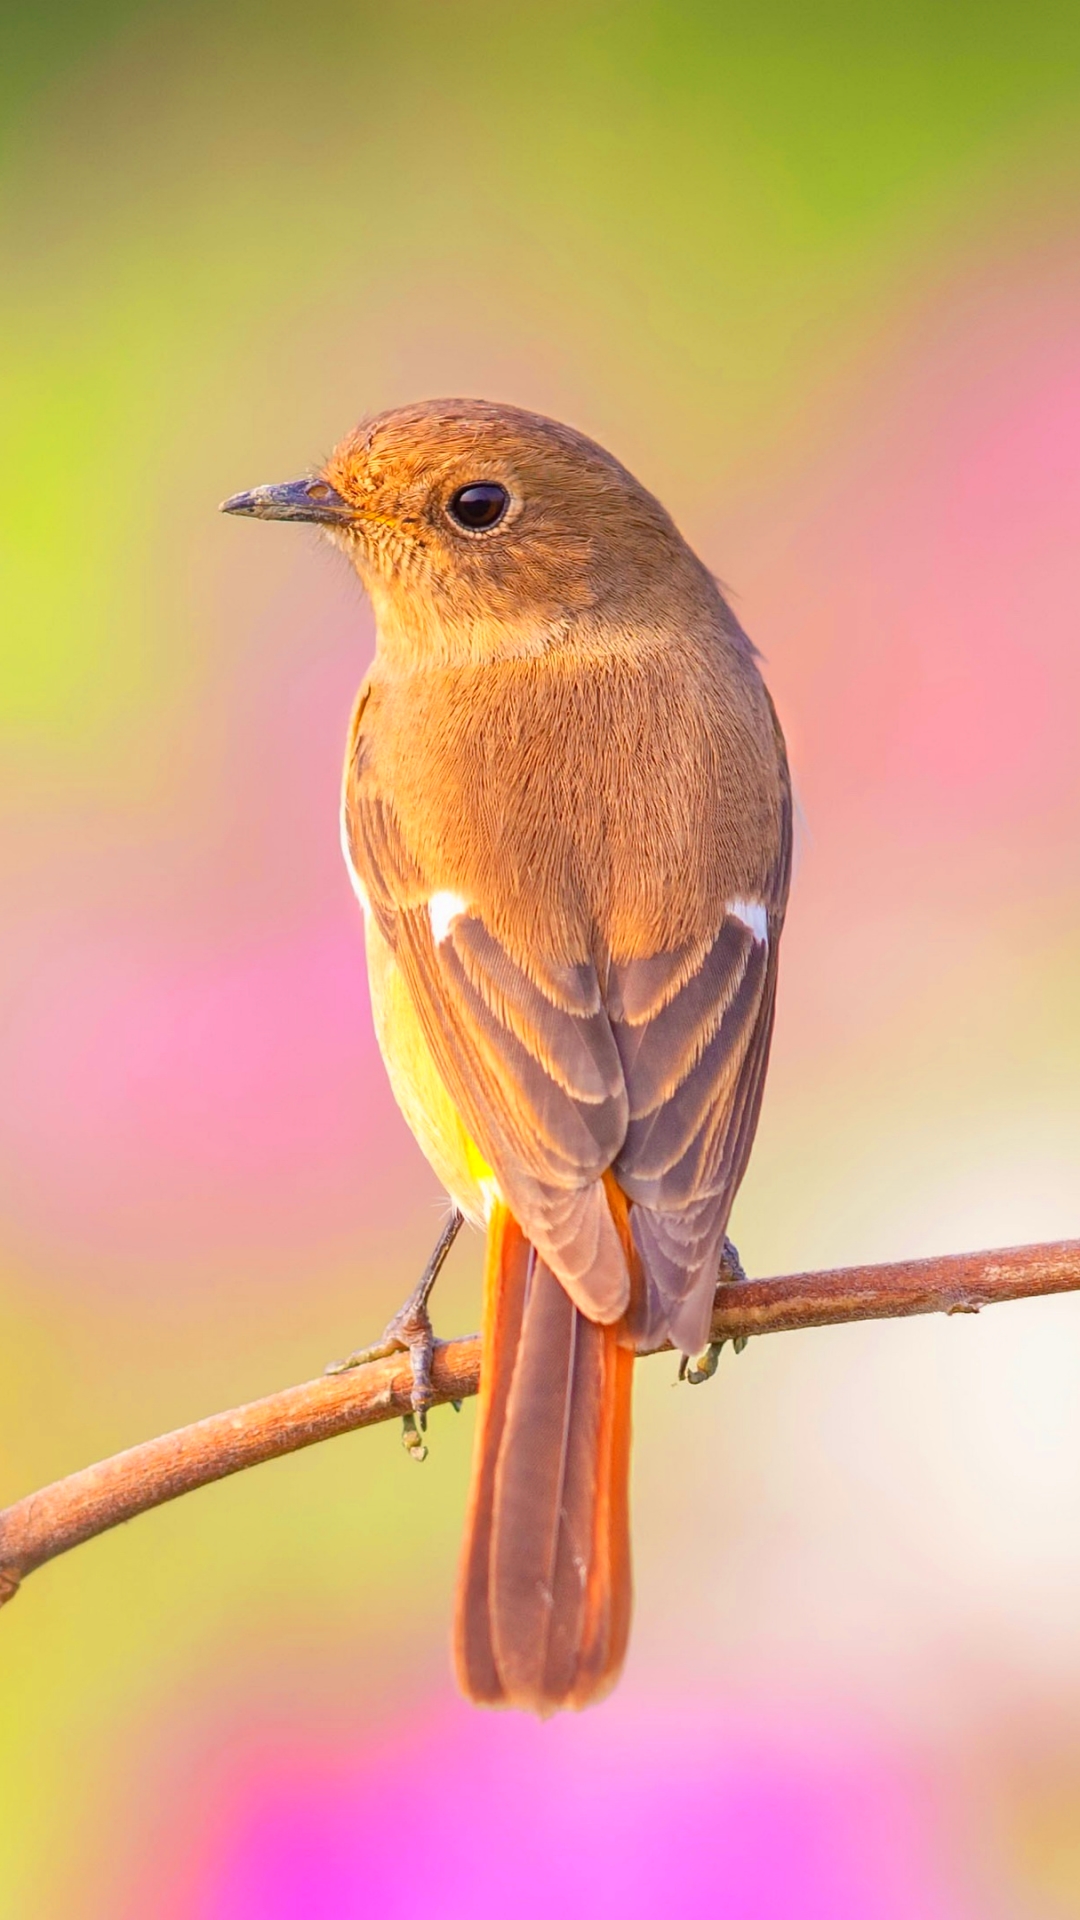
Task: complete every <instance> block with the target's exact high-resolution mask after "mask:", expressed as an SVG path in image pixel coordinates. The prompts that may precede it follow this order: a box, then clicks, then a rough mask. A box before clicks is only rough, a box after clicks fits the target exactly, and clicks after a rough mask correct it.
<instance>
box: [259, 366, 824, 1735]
mask: <svg viewBox="0 0 1080 1920" xmlns="http://www.w3.org/2000/svg"><path fill="white" fill-rule="evenodd" d="M222 505H223V511H225V512H228V513H232V514H240V515H246V516H249V517H252V518H257V519H271V520H295V521H300V522H312V523H314V524H315V525H316V526H317V527H319V528H320V529H322V531H323V532H324V533H325V534H327V535H328V536H329V538H330V540H331V541H332V543H333V544H334V545H336V547H337V548H339V549H340V550H341V551H342V552H343V553H344V554H345V556H346V557H347V559H348V560H349V562H350V563H351V564H352V566H353V567H354V568H355V571H356V573H357V574H358V575H359V577H360V581H361V583H362V585H363V588H364V589H365V590H366V592H367V595H368V597H369V599H370V602H371V605H372V608H373V610H374V615H375V625H376V646H375V655H374V661H373V664H372V666H371V668H370V671H369V672H368V674H367V677H366V679H365V680H364V682H363V685H362V687H361V689H360V692H359V695H358V698H357V701H356V706H355V710H354V712H353V716H352V722H351V726H350V729H349V735H348V746H347V752H346V762H345V773H344V780H343V787H342V805H341V827H342V842H343V848H344V853H345V859H346V862H347V864H348V867H349V871H350V874H351V876H352V882H353V885H354V887H355V891H356V893H357V895H358V897H359V900H360V903H361V906H362V908H363V916H364V922H365V930H366V949H367V962H368V976H369V982H370V989H371V999H372V1007H373V1013H374V1020H375V1027H376V1033H377V1037H378V1041H379V1045H380V1049H381V1052H382V1056H383V1059H384V1062H385V1065H386V1069H387V1072H388V1075H389V1079H390V1084H391V1087H392V1089H393V1092H394V1095H395V1096H396V1099H397V1102H398V1104H399V1106H400V1108H401V1110H402V1112H403V1114H404V1117H405V1119H406V1121H407V1122H408V1124H409V1126H410V1127H411V1129H412V1131H413V1133H414V1135H415V1137H416V1139H417V1141H418V1142H419V1145H420V1146H421V1148H422V1149H423V1151H424V1153H425V1154H426V1156H427V1159H428V1160H429V1162H430V1164H431V1166H432V1167H433V1168H434V1170H435V1172H436V1174H437V1175H438V1177H439V1179H440V1180H441V1181H442V1183H443V1185H444V1186H445V1188H446V1190H447V1192H448V1193H449V1195H450V1197H451V1200H452V1202H453V1205H454V1207H455V1209H456V1210H457V1214H456V1216H455V1217H458V1216H462V1215H463V1216H464V1218H465V1219H466V1220H468V1221H470V1222H471V1223H472V1224H474V1225H475V1226H477V1227H479V1228H481V1229H482V1230H483V1231H484V1232H485V1234H486V1256H485V1269H484V1305H483V1329H482V1361H481V1386H480V1404H479V1410H478V1417H477V1426H476V1439H475V1443H474V1458H473V1466H472V1479H471V1486H470V1491H469V1496H468V1505H467V1515H466V1523H465V1538H464V1544H463V1549H462V1557H461V1563H460V1571H459V1576H458V1583H457V1593H456V1601H455V1622H454V1632H453V1649H454V1662H455V1667H456V1672H457V1678H458V1682H459V1685H460V1687H461V1690H462V1691H463V1693H464V1694H465V1695H466V1697H467V1698H468V1699H470V1700H472V1701H474V1702H477V1703H479V1704H485V1705H492V1706H495V1705H510V1706H516V1707H521V1708H525V1709H527V1710H530V1711H532V1712H534V1713H536V1714H539V1715H540V1716H542V1717H546V1716H547V1715H548V1714H550V1713H553V1712H554V1711H556V1710H557V1709H559V1708H564V1707H571V1708H577V1707H583V1706H586V1705H588V1704H590V1703H591V1702H593V1701H595V1700H599V1699H601V1698H602V1697H603V1696H604V1695H605V1694H606V1693H607V1692H608V1691H609V1690H610V1688H611V1687H612V1686H613V1685H614V1683H615V1681H616V1679H617V1678H618V1676H619V1673H620V1671H621V1668H622V1666H623V1661H624V1657H625V1652H626V1646H627V1639H628V1634H629V1627H630V1615H631V1589H632V1581H631V1562H630V1531H629V1465H630V1425H631V1390H632V1378H633V1366H634V1359H635V1355H636V1354H639V1353H647V1352H650V1351H654V1350H656V1349H657V1348H659V1347H661V1346H663V1345H665V1344H666V1343H668V1342H670V1343H671V1345H672V1346H674V1347H675V1348H676V1349H677V1350H679V1351H680V1352H681V1353H682V1354H683V1355H684V1356H689V1355H694V1354H696V1353H698V1352H699V1350H700V1349H702V1348H703V1347H705V1345H706V1343H707V1341H708V1337H709V1329H710V1323H711V1314H712V1307H713V1301H714V1295H715V1288H716V1283H717V1280H718V1277H719V1274H720V1268H721V1258H722V1253H723V1249H724V1246H725V1234H726V1229H727V1224H728V1216H729V1213H730V1210H731V1205H732V1201H733V1199H734V1197H735V1193H736V1189H737V1188H738V1186H739V1183H740V1181H741V1179H742V1176H743V1173H744V1170H745V1168H746V1164H747V1159H748V1156H749V1153H750V1148H751V1144H752V1141H753V1138H754V1133H755V1129H756V1126H757V1121H758V1113H759V1108H760V1104H761V1097H762V1089H763V1084H764V1079H765V1071H766V1065H767V1060H768V1055H769V1048H770V1041H771V1035H772V1028H773V1016H774V1007H775V993H776V976H777V955H778V945H779V939H780V934H781V929H782V926H783V922H784V915H785V910H786V905H787V897H788V888H789V878H790V869H791V837H792V828H791V820H792V803H791V787H790V779H789V773H788V764H787V756H786V750H785V745H784V739H783V735H782V732H781V728H780V723H779V721H778V719H777V715H776V711H775V708H774V706H773V703H772V700H771V698H770V696H769V693H768V692H767V690H766V686H765V683H764V680H763V677H762V673H761V670H760V665H759V656H758V654H757V652H756V650H755V648H754V647H753V645H752V643H751V642H750V640H749V639H748V638H747V636H746V634H745V633H744V631H743V629H742V627H741V625H740V623H739V621H738V619H737V618H736V616H735V614H734V612H733V611H732V609H731V607H730V606H729V604H728V602H727V600H726V599H725V597H724V593H723V591H722V589H721V587H720V585H719V584H718V582H717V581H716V579H715V578H714V577H713V575H712V574H711V572H710V571H709V569H708V568H707V567H706V566H705V565H704V563H703V562H702V561H701V560H700V559H699V558H698V557H697V555H696V554H695V553H694V551H693V550H692V548H691V547H690V545H689V544H688V542H687V541H686V540H685V539H684V538H683V536H682V534H681V533H680V532H679V531H678V529H677V527H676V525H675V523H674V521H673V520H672V518H671V517H670V515H669V514H668V513H667V512H666V510H665V509H664V507H663V506H662V505H661V504H660V502H659V501H658V500H657V499H656V498H654V496H653V495H652V494H651V493H650V492H649V491H648V490H647V489H646V488H645V487H644V486H643V485H642V484H641V483H640V482H639V481H638V480H636V479H635V478H634V477H633V476H632V475H631V474H630V473H629V472H628V470H627V469H626V468H625V467H624V466H622V465H621V464H620V462H619V461H618V460H616V459H615V458H614V457H613V456H612V455H611V454H610V453H608V452H606V451H605V449H604V448H603V447H601V446H600V445H599V444H597V443H596V442H595V441H593V440H591V439H589V438H588V437H587V436H586V435H585V434H584V433H581V432H579V431H577V430H576V429H575V428H573V427H570V426H566V425H563V424H561V423H560V422H558V421H555V420H552V419H548V418H546V417H544V416H543V415H540V414H536V413H532V412H529V411H527V410H526V409H524V408H521V407H517V406H512V405H508V404H502V403H498V402H494V401H488V400H480V399H472V400H469V399H445V400H433V401H424V402H418V403H415V404H412V405H407V406H403V407H397V408H394V409H392V410H389V411H385V412H382V413H379V414H376V415H374V416H370V417H368V418H366V419H364V420H363V421H361V423H360V425H359V426H357V427H356V428H355V429H353V430H352V431H351V432H349V433H348V434H347V435H346V437H345V438H344V439H343V440H342V441H341V443H340V444H339V445H338V446H337V447H336V449H335V450H334V452H333V453H332V454H331V455H330V457H329V459H328V460H327V461H326V462H325V464H324V465H322V466H321V467H319V468H317V469H315V470H314V471H313V472H311V473H309V474H308V475H307V476H306V477H305V478H302V479H300V480H295V481H289V482H286V483H284V484H283V485H272V486H263V487H256V488H254V489H253V490H252V491H250V492H247V493H243V494H237V495H234V496H233V497H232V498H231V499H228V500H226V501H224V502H223V503H222Z"/></svg>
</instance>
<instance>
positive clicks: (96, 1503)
mask: <svg viewBox="0 0 1080 1920" xmlns="http://www.w3.org/2000/svg"><path fill="white" fill-rule="evenodd" d="M1077 1290H1080V1240H1059V1241H1055V1242H1051V1243H1049V1244H1047V1245H1045V1246H1037V1247H1013V1248H1009V1249H1007V1250H1006V1251H1003V1252H999V1253H970V1254H945V1255H942V1256H941V1257H939V1258H937V1259H933V1260H909V1261H900V1262H897V1263H896V1264H895V1265H890V1266H879V1267H844V1268H840V1269H839V1270H838V1271H836V1272H831V1273H803V1274H794V1275H789V1276H786V1277H785V1278H783V1279H779V1280H736V1281H725V1282H723V1283H722V1284H721V1285H720V1286H719V1287H718V1289H717V1294H716V1306H715V1310H714V1313H713V1323H712V1337H713V1340H714V1341H720V1340H737V1339H743V1338H747V1337H749V1336H751V1335H756V1334H763V1333H785V1332H791V1331H794V1330H796V1329H798V1328H801V1327H826V1326H835V1325H838V1324H839V1323H841V1322H844V1321H854V1320H893V1319H900V1318H903V1317H905V1316H906V1315H908V1314H914V1313H977V1312H978V1311H979V1308H980V1307H985V1306H990V1305H992V1304H993V1303H995V1302H997V1301H999V1300H1026V1299H1030V1298H1031V1297H1032V1296H1034V1295H1036V1294H1049V1293H1070V1292H1075V1291H1077ZM479 1381H480V1339H479V1336H478V1335H477V1334H470V1335H468V1336H467V1337H466V1338H464V1339H461V1340H447V1341H441V1342H439V1344H438V1345H437V1347H436V1350H435V1358H434V1363H433V1367H432V1388H433V1395H432V1403H431V1404H432V1405H433V1406H442V1405H445V1404H446V1402H447V1401H451V1400H464V1399H467V1398H468V1396H469V1395H470V1394H473V1393H475V1392H476V1390H477V1387H478V1385H479ZM411 1389H412V1374H411V1370H410V1365H409V1360H408V1356H407V1355H404V1354H402V1355H396V1354H395V1355H394V1356H393V1357H392V1358H390V1359H388V1360H374V1361H370V1362H369V1363H368V1364H367V1365H366V1366H363V1367H358V1368H357V1369H356V1370H355V1371H354V1372H351V1373H342V1374H335V1375H330V1376H323V1377H322V1378H320V1379H318V1380H308V1381H305V1382H304V1384H303V1385H302V1386H298V1387H286V1388H285V1389H284V1391H283V1392H281V1393H272V1394H270V1395H269V1396H268V1397H267V1398H266V1399H265V1400H253V1401H251V1402H250V1404H249V1405H247V1406H244V1407H235V1408H234V1409H233V1410H232V1412H230V1413H215V1414H211V1415H210V1417H209V1419H207V1420H198V1421H196V1422H195V1424H194V1426H190V1427H181V1428H180V1429H179V1430H178V1431H177V1432H175V1433H166V1434H162V1435H161V1436H160V1437H159V1438H158V1439H156V1440H147V1441H144V1443H143V1444H142V1445H141V1446H138V1447H129V1448H128V1450H127V1451H126V1452H125V1453H117V1454H114V1455H113V1456H112V1458H111V1459H109V1460H102V1461H100V1462H99V1463H98V1464H97V1465H96V1466H93V1467H84V1468H83V1469H82V1471H81V1472H79V1473H72V1474H69V1475H68V1477H67V1479H65V1480H56V1481H54V1482H53V1484H52V1485H51V1486H48V1487H43V1488H42V1489H41V1491H40V1492H39V1493H31V1494H27V1495H26V1497H25V1499H22V1500H17V1501H16V1502H15V1504H14V1505H13V1506H10V1507H7V1508H5V1509H4V1510H3V1511H0V1606H2V1605H3V1603H4V1601H6V1600H10V1599H11V1598H12V1597H13V1595H14V1594H15V1593H17V1591H18V1588H19V1584H20V1582H21V1581H22V1580H24V1579H25V1577H26V1575H27V1574H28V1573H33V1572H34V1570H35V1569H36V1568H37V1567H41V1566H44V1564H45V1562H46V1561H47V1560H54V1559H55V1558H56V1556H57V1555H58V1554H61V1553H66V1552H67V1551H68V1549H69V1548H70V1547H77V1546H79V1545H80V1544H81V1542H82V1541H84V1540H90V1539H92V1538H93V1537H94V1535H95V1534H99V1533H105V1532H107V1530H108V1529H109V1528H110V1527H116V1526H119V1525H120V1523H121V1522H122V1521H124V1520H132V1519H134V1517H135V1515H136V1514H139V1513H146V1512H148V1511H149V1509H150V1508H151V1507H159V1506H161V1505H163V1503H164V1502H165V1501H167V1500H175V1499H177V1498H178V1497H179V1495H180V1494H182V1493H192V1492H193V1491H194V1490H195V1488H196V1487H205V1486H209V1484H210V1483H211V1481H214V1480H224V1479H225V1478H226V1477H227V1476H228V1475H229V1474H232V1473H240V1472H242V1471H243V1469H244V1468H245V1467H256V1466H258V1465H259V1464H260V1462H262V1461H263V1460H276V1459H277V1458H278V1456H279V1455H280V1454H284V1453H295V1452H297V1451H298V1449H299V1448H301V1447H310V1446H314V1445H315V1444H316V1442H317V1441H320V1440H331V1439H333V1438H334V1436H335V1434H339V1433H352V1432H353V1431H355V1429H356V1428H358V1427H370V1426H374V1425H376V1424H377V1423H378V1422H379V1421H381V1420H392V1419H394V1418H395V1417H403V1416H405V1415H407V1414H408V1413H409V1412H410V1410H411V1398H410V1395H411Z"/></svg>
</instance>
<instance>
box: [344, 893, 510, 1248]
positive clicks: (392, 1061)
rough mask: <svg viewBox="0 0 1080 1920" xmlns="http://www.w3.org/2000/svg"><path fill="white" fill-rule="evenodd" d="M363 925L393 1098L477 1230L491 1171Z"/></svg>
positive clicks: (380, 946) (389, 960)
mask: <svg viewBox="0 0 1080 1920" xmlns="http://www.w3.org/2000/svg"><path fill="white" fill-rule="evenodd" d="M365 922H366V924H365V935H366V940H367V961H368V980H369V982H370V986H371V1008H372V1013H373V1015H374V1020H375V1036H376V1038H377V1040H378V1042H379V1050H380V1052H381V1054H382V1057H383V1061H384V1063H385V1066H386V1071H387V1074H388V1076H389V1080H390V1085H391V1088H392V1089H393V1094H394V1098H395V1100H396V1101H397V1103H398V1106H399V1107H400V1108H401V1111H402V1113H403V1114H404V1116H405V1119H406V1120H407V1122H408V1124H409V1127H410V1129H411V1131H412V1133H413V1136H414V1138H415V1140H416V1143H417V1145H418V1146H419V1148H420V1150H421V1152H422V1153H423V1154H424V1156H425V1158H426V1159H427V1160H428V1162H429V1164H430V1165H431V1166H432V1167H433V1169H434V1171H435V1173H436V1174H437V1175H438V1177H439V1179H440V1180H441V1181H442V1184H443V1186H444V1187H445V1188H446V1190H447V1192H448V1193H449V1195H450V1197H451V1199H452V1200H453V1201H454V1204H455V1206H457V1207H459V1208H460V1209H461V1212H462V1213H463V1214H464V1215H465V1218H466V1219H467V1220H469V1221H471V1222H472V1224H473V1225H474V1226H482V1225H483V1224H484V1222H485V1220H486V1217H487V1213H488V1208H489V1202H490V1198H491V1196H492V1192H493V1181H492V1176H491V1169H490V1167H489V1166H488V1165H487V1163H486V1161H485V1160H484V1157H483V1155H482V1154H481V1153H480V1151H479V1149H478V1148H477V1147H476V1146H474V1144H473V1142H472V1141H471V1140H470V1138H469V1135H468V1133H467V1132H466V1130H465V1128H464V1127H463V1125H462V1123H461V1120H460V1118H459V1117H458V1112H457V1109H456V1107H455V1106H454V1103H453V1101H452V1100H451V1098H450V1095H449V1094H448V1093H447V1091H446V1088H445V1086H444V1085H443V1082H442V1080H441V1078H440V1076H439V1072H438V1069H437V1067H436V1065H435V1062H434V1060H433V1059H432V1056H431V1049H430V1048H429V1046H428V1043H427V1041H426V1040H425V1038H424V1033H423V1029H422V1027H421V1025H420V1022H419V1020H418V1018H417V1015H416V1009H415V1007H414V1006H413V1002H412V997H411V995H410V993H409V990H408V987H407V986H406V984H405V981H404V979H403V977H402V973H401V969H400V968H399V966H398V964H397V961H396V960H395V959H394V955H393V952H392V951H391V948H390V947H389V945H388V944H387V942H386V941H385V940H384V939H383V936H382V934H381V933H380V932H379V929H378V927H377V926H376V924H375V922H374V920H373V919H371V918H370V916H367V915H365Z"/></svg>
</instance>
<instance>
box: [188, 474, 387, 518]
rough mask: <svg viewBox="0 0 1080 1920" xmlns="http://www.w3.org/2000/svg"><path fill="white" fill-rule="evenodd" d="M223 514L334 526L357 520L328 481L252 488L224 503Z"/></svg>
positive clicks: (222, 505) (304, 481)
mask: <svg viewBox="0 0 1080 1920" xmlns="http://www.w3.org/2000/svg"><path fill="white" fill-rule="evenodd" d="M221 512H222V513H243V514H246V515H247V516H248V517H249V518H250V519H252V520H317V521H320V522H322V523H324V524H329V525H331V526H335V525H340V523H341V522H342V521H343V520H352V519H353V518H354V517H355V516H354V513H353V509H352V508H351V507H350V505H349V503H348V501H347V500H343V499H342V497H341V495H340V493H335V491H334V489H333V487H332V486H331V485H330V484H329V481H326V480H320V479H318V478H317V477H316V478H315V479H314V480H286V481H284V482H283V483H282V485H281V486H280V487H253V488H252V490H251V492H250V493H234V494H233V496H232V498H231V500H223V501H222V503H221Z"/></svg>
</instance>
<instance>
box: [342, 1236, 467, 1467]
mask: <svg viewBox="0 0 1080 1920" xmlns="http://www.w3.org/2000/svg"><path fill="white" fill-rule="evenodd" d="M461 1221H462V1216H461V1214H460V1213H459V1212H458V1210H457V1208H456V1207H454V1208H453V1209H452V1211H451V1213H450V1216H449V1218H448V1220H447V1222H446V1224H445V1226H444V1227H443V1230H442V1232H441V1233H440V1235H439V1238H438V1240H437V1241H436V1242H435V1247H434V1250H433V1252H432V1255H431V1258H430V1260H429V1261H428V1263H427V1266H426V1267H425V1268H424V1271H423V1273H422V1274H421V1276H420V1279H419V1280H418V1282H417V1284H416V1286H415V1287H414V1288H413V1290H412V1292H411V1293H410V1295H409V1297H408V1299H407V1300H406V1301H405V1303H404V1305H403V1306H400V1307H399V1308H398V1310H397V1312H396V1313H395V1315H394V1317H393V1319H392V1320H391V1321H389V1322H388V1324H387V1325H386V1326H385V1327H384V1328H383V1333H382V1338H381V1339H380V1340H377V1341H376V1342H375V1345H374V1346H373V1347H358V1348H357V1350H356V1352H355V1353H350V1354H348V1355H347V1356H346V1358H345V1359H344V1360H331V1362H330V1365H329V1366H328V1367H327V1368H326V1369H325V1371H326V1372H327V1373H347V1372H348V1371H349V1369H350V1368H351V1367H363V1366H366V1365H367V1363H368V1361H369V1360H389V1359H390V1358H391V1356H392V1355H393V1354H395V1353H407V1354H408V1356H409V1362H410V1365H411V1367H412V1393H411V1394H410V1396H409V1397H410V1399H411V1401H412V1410H411V1412H409V1413H407V1414H406V1415H405V1417H404V1420H403V1422H402V1434H401V1444H402V1446H403V1447H404V1448H405V1451H406V1453H409V1454H411V1455H412V1458H413V1459H414V1460H426V1459H427V1448H426V1446H425V1445H424V1442H423V1440H422V1438H421V1435H422V1434H423V1433H425V1432H426V1430H427V1410H428V1408H429V1406H430V1405H431V1401H432V1398H433V1394H432V1386H431V1363H432V1361H433V1359H434V1358H435V1348H436V1346H437V1344H438V1342H437V1341H436V1339H435V1333H434V1330H433V1328H432V1325H431V1315H430V1314H429V1313H428V1305H427V1303H428V1300H429V1299H430V1297H431V1289H432V1287H433V1286H434V1285H435V1282H436V1280H437V1279H438V1277H439V1274H440V1273H441V1271H442V1267H443V1262H444V1261H445V1259H446V1256H447V1254H448V1253H449V1251H450V1249H451V1247H452V1246H453V1244H454V1241H455V1240H456V1238H457V1235H458V1231H459V1229H460V1227H461ZM452 1404H453V1406H454V1408H455V1410H456V1411H457V1412H460V1411H461V1402H460V1401H458V1400H455V1401H454V1402H453V1403H452Z"/></svg>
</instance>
